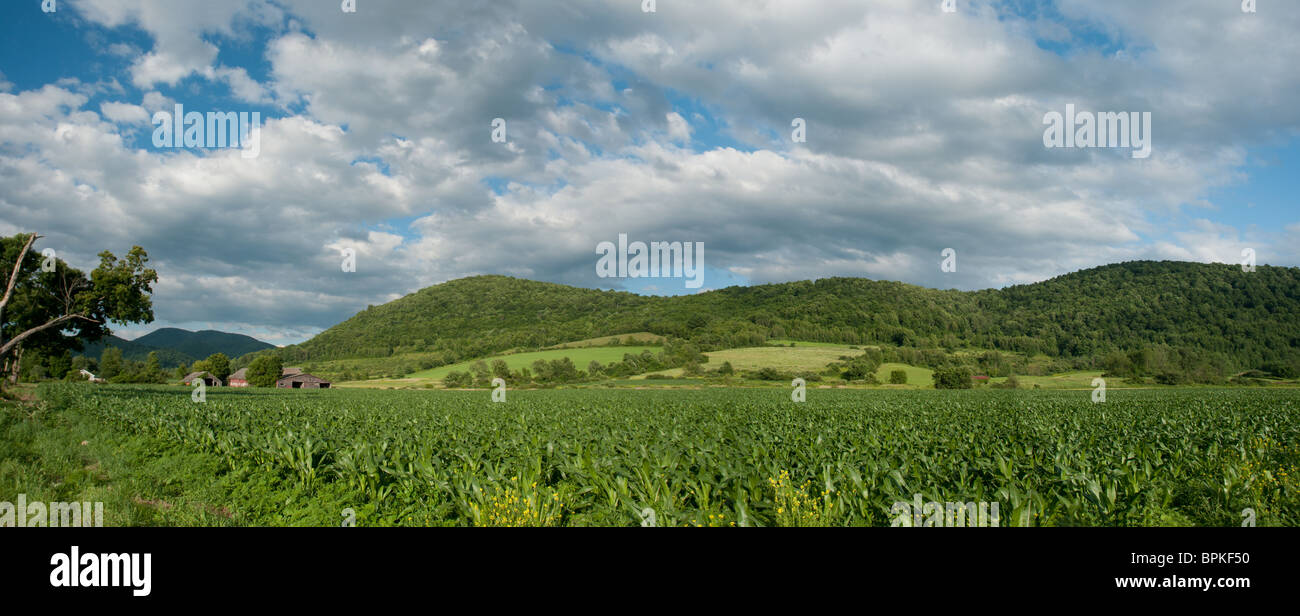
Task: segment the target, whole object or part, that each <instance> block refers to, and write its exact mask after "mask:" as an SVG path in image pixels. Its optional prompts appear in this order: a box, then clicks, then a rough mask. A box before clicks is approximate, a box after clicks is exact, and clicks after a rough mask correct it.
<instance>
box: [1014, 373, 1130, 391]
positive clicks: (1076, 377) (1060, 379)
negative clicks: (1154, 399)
mask: <svg viewBox="0 0 1300 616" xmlns="http://www.w3.org/2000/svg"><path fill="white" fill-rule="evenodd" d="M1099 376H1101V371H1100V370H1086V371H1079V372H1062V373H1061V374H1052V375H1048V376H1020V375H1016V380H1017V381H1020V386H1021V387H1028V388H1031V389H1032V388H1033V387H1034V386H1035V385H1038V386H1039V387H1040V388H1042V389H1092V380H1093V379H1095V378H1097V377H1099ZM994 380H995V381H996V382H1001V381H1005V380H1006V379H994ZM1122 387H1126V385H1125V384H1124V381H1123V379H1106V388H1107V389H1111V388H1122Z"/></svg>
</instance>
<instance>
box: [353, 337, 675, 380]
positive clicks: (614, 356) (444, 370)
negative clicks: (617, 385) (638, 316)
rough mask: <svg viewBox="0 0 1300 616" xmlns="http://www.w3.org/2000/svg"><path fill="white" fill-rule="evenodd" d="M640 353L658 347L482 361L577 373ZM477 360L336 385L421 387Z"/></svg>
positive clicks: (561, 351)
mask: <svg viewBox="0 0 1300 616" xmlns="http://www.w3.org/2000/svg"><path fill="white" fill-rule="evenodd" d="M642 351H650V352H651V353H657V352H659V347H652V346H613V347H581V348H571V349H554V350H550V351H532V352H529V353H515V354H512V355H497V356H494V357H487V358H484V359H483V360H482V361H485V362H487V363H488V365H489V366H490V365H491V364H492V361H493V360H496V359H501V360H505V362H506V365H507V366H510V369H511V370H518V369H520V368H528V367H531V366H532V365H533V362H535V361H537V360H539V359H542V360H547V361H550V360H553V359H562V358H565V357H568V358H569V359H571V360H573V364H574V365H575V366H577V367H578V369H579V370H586V369H587V364H590V363H591V361H592V360H595V361H598V362H600V363H602V364H607V363H609V362H615V361H622V360H623V356H624V355H626V354H628V353H631V354H633V355H638V354H640V353H641V352H642ZM478 361H479V360H477V359H476V360H472V361H463V362H460V363H458V364H452V365H449V366H440V367H438V368H434V369H432V370H422V371H420V372H416V373H413V374H409V375H407V376H406V377H405V378H401V379H374V380H369V381H350V382H345V383H339V384H338V386H339V387H368V388H375V387H381V388H382V387H422V386H424V385H432V384H436V383H439V382H441V381H442V379H443V377H445V376H447V374H448V373H451V372H453V371H458V372H468V371H469V369H470V367H471V366H473V365H474V364H475V363H477V362H478Z"/></svg>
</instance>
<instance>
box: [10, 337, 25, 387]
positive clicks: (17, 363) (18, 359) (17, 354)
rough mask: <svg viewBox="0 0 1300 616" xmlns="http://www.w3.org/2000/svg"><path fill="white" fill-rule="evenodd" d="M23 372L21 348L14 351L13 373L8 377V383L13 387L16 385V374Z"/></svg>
mask: <svg viewBox="0 0 1300 616" xmlns="http://www.w3.org/2000/svg"><path fill="white" fill-rule="evenodd" d="M22 371H23V348H22V347H18V348H17V349H15V351H14V360H13V371H12V372H11V373H10V375H9V383H10V384H11V385H14V386H15V387H16V386H17V385H18V373H20V372H22Z"/></svg>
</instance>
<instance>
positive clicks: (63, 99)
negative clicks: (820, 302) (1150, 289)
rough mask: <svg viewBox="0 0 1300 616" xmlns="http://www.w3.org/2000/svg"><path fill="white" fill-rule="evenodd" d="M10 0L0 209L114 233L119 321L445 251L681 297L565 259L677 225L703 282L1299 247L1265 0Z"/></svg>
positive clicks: (397, 290) (977, 270)
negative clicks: (174, 135) (213, 143)
mask: <svg viewBox="0 0 1300 616" xmlns="http://www.w3.org/2000/svg"><path fill="white" fill-rule="evenodd" d="M14 4H15V6H14V7H11V9H10V11H9V12H8V14H7V15H6V20H5V21H4V23H3V24H0V32H2V33H3V36H0V108H2V109H5V110H6V113H5V114H4V117H3V119H0V233H4V234H6V235H8V234H12V233H17V232H25V231H31V230H37V231H40V232H41V233H42V234H43V235H46V236H47V237H46V239H45V240H43V242H45V243H46V244H47V245H48V246H49V247H53V248H55V249H56V250H58V251H59V254H60V256H61V257H63V258H65V259H67V260H69V261H70V262H72V263H74V264H76V265H80V266H87V265H90V264H91V263H93V260H94V255H95V254H96V253H98V252H99V251H100V250H103V249H110V250H115V251H124V250H125V249H127V248H129V247H130V246H131V245H134V244H139V245H142V246H144V247H145V248H146V249H147V250H149V253H150V255H151V257H152V258H153V261H154V264H155V266H156V267H157V268H158V270H159V272H160V275H161V280H160V283H159V285H158V288H157V289H156V294H155V306H156V315H157V322H156V323H153V324H148V325H141V326H128V327H124V328H119V333H121V334H122V335H125V336H128V337H131V336H135V335H139V334H141V333H144V332H147V331H149V330H151V329H153V328H156V327H160V326H179V327H186V328H189V329H208V328H212V329H223V330H226V331H237V332H241V333H248V334H250V335H255V336H258V337H260V338H263V339H266V340H268V341H270V342H273V343H276V344H288V343H294V342H299V341H301V340H304V339H306V338H309V337H310V336H311V335H313V334H315V333H317V332H319V331H321V330H322V329H324V328H327V327H329V326H330V325H333V324H334V323H337V322H339V321H341V320H343V319H346V318H347V317H348V316H350V315H351V314H353V313H355V312H356V311H357V310H360V309H363V308H365V306H366V305H370V304H377V303H382V302H385V301H390V300H392V299H394V298H397V297H400V296H402V295H405V294H406V293H410V292H412V291H415V290H417V289H419V288H422V287H424V286H427V285H431V284H437V283H439V282H443V281H446V280H450V279H455V278H460V277H464V276H471V275H476V274H505V275H512V276H520V277H525V278H530V279H536V280H546V281H551V282H559V283H565V284H572V285H578V286H587V287H592V288H602V289H620V290H630V291H634V292H640V293H664V294H678V293H688V292H696V290H694V289H688V288H686V286H685V285H684V281H683V280H681V279H621V278H615V279H610V278H600V277H598V276H597V274H596V269H595V265H596V260H597V254H596V251H595V247H596V245H597V244H598V243H599V242H602V241H608V240H612V239H614V238H616V237H617V235H618V234H620V233H626V234H627V235H628V236H629V237H630V238H631V239H633V240H642V241H647V242H648V241H691V242H703V243H704V244H705V246H706V264H707V265H706V270H705V290H707V289H715V288H722V287H725V286H730V285H735V284H741V285H743V284H754V283H767V282H775V281H786V280H801V279H809V278H818V277H824V276H864V277H869V278H875V279H890V280H902V281H904V282H909V283H913V284H920V285H925V286H931V287H938V288H960V289H979V288H987V287H999V286H1005V285H1008V284H1017V283H1025V282H1033V281H1036V280H1043V279H1045V278H1049V277H1052V276H1055V275H1059V274H1061V273H1065V272H1068V271H1074V270H1077V269H1082V268H1086V267H1092V266H1095V265H1099V264H1103V263H1113V262H1119V261H1125V260H1133V259H1175V260H1191V261H1203V262H1210V261H1219V262H1229V263H1231V262H1236V261H1237V260H1238V259H1239V255H1240V253H1241V250H1242V249H1244V248H1251V249H1254V250H1255V251H1256V252H1257V254H1258V259H1259V260H1260V261H1261V262H1262V263H1269V264H1276V265H1284V266H1296V265H1297V264H1300V253H1298V251H1297V249H1296V246H1297V245H1298V244H1297V242H1296V240H1297V239H1300V213H1298V212H1300V210H1297V208H1296V207H1295V205H1294V197H1293V195H1294V194H1295V193H1296V190H1295V189H1296V187H1297V186H1296V184H1297V183H1296V180H1295V179H1294V178H1296V177H1300V141H1297V139H1296V136H1297V129H1298V128H1300V110H1298V109H1297V108H1296V107H1295V106H1294V105H1293V104H1292V103H1291V101H1294V100H1295V95H1297V94H1300V77H1298V76H1297V73H1296V71H1295V70H1294V66H1295V65H1296V63H1297V60H1300V51H1297V43H1296V42H1294V39H1295V37H1294V36H1293V32H1295V31H1296V29H1297V27H1300V5H1298V6H1292V5H1291V4H1288V3H1268V4H1265V5H1264V6H1261V7H1259V9H1258V10H1259V11H1260V12H1259V13H1256V14H1246V13H1242V12H1241V11H1240V10H1238V9H1237V7H1236V6H1235V4H1234V3H1232V2H1227V3H1224V2H1215V1H1213V0H1196V1H1189V2H1150V3H1131V2H1122V1H1120V0H1098V1H1091V2H1085V1H1083V0H1059V1H1055V2H1033V1H1029V0H997V1H995V0H989V1H976V0H971V1H966V0H959V1H958V3H957V7H958V10H957V11H956V12H955V13H944V12H943V11H941V10H940V3H939V2H938V1H937V0H935V1H933V2H931V1H919V0H918V1H911V0H894V1H891V2H879V3H862V2H847V1H846V2H838V1H830V0H828V1H826V2H819V3H802V2H795V1H774V2H770V3H766V4H761V5H760V4H757V3H750V2H743V1H741V0H724V1H720V2H717V3H708V4H707V5H697V4H698V3H680V2H673V1H661V2H659V3H658V10H657V11H656V12H655V13H644V12H642V11H641V10H640V8H639V4H640V3H629V2H617V1H608V2H603V1H597V0H575V1H573V2H566V3H549V2H523V1H520V2H501V3H492V4H484V5H477V4H466V3H458V2H431V3H403V2H399V1H389V0H367V1H364V2H360V3H358V4H359V7H358V11H357V13H355V14H344V13H342V12H341V11H339V10H338V6H337V3H330V2H309V1H307V0H276V1H269V0H241V1H239V2H229V3H203V2H195V1H190V0H184V1H177V2H152V1H147V0H139V1H132V0H63V1H60V2H59V3H58V10H57V12H55V13H53V14H47V13H43V12H41V11H40V8H39V5H40V3H39V2H38V1H35V0H32V1H24V2H22V3H14ZM19 5H22V6H19ZM1225 7H1226V8H1225ZM177 103H179V104H182V105H184V107H185V109H186V110H187V111H200V112H209V111H221V112H225V111H235V112H252V111H257V112H260V114H261V117H262V118H263V126H262V132H261V152H260V153H259V155H258V156H257V157H256V158H253V159H244V158H241V157H240V155H239V152H236V151H233V150H228V151H218V150H213V151H207V150H201V149H190V150H185V149H181V150H172V149H158V148H155V147H154V146H153V144H152V139H151V136H152V132H153V128H154V126H153V124H152V123H151V122H150V119H151V118H152V117H153V114H154V113H155V112H158V111H168V112H170V111H171V110H172V109H173V106H174V105H175V104H177ZM1067 103H1068V104H1074V105H1075V106H1076V107H1077V108H1079V109H1081V110H1092V111H1121V110H1122V111H1137V112H1143V111H1148V112H1151V114H1152V117H1153V142H1154V143H1153V153H1152V156H1151V157H1150V158H1149V159H1144V160H1134V159H1132V158H1131V157H1129V156H1128V155H1127V152H1121V151H1115V150H1106V149H1093V150H1078V149H1076V150H1062V149H1049V148H1044V147H1043V145H1042V139H1041V138H1042V133H1043V124H1042V122H1041V120H1042V118H1043V117H1044V114H1046V113H1048V112H1051V111H1058V112H1059V111H1063V109H1064V105H1066V104H1067ZM496 118H502V119H504V120H505V121H506V123H507V124H506V125H507V135H508V139H507V140H506V142H504V143H498V142H494V141H493V140H492V139H491V138H490V135H491V130H492V125H491V123H492V121H493V120H494V119H496ZM794 118H802V119H804V120H805V122H806V124H807V127H808V129H807V140H806V141H803V142H796V141H794V140H793V139H792V135H791V121H792V120H793V119H794ZM944 248H954V249H955V250H956V251H957V252H958V254H959V263H960V266H959V268H958V271H957V272H955V273H946V272H942V271H940V269H939V268H938V263H939V261H940V260H941V258H940V256H939V254H940V252H941V251H942V250H943V249H944ZM345 250H350V251H352V252H353V253H355V254H356V255H357V263H358V267H357V271H356V272H344V271H341V269H340V267H339V261H340V259H341V256H340V255H341V254H342V253H343V252H344V251H345Z"/></svg>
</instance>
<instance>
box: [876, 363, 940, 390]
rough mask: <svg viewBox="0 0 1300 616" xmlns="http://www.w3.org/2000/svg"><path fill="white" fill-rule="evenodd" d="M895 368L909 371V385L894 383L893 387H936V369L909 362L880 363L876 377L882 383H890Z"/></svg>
mask: <svg viewBox="0 0 1300 616" xmlns="http://www.w3.org/2000/svg"><path fill="white" fill-rule="evenodd" d="M895 370H902V371H903V372H906V373H907V385H892V386H891V387H907V388H920V389H927V388H931V387H934V378H933V376H934V371H933V370H931V369H929V368H919V367H917V366H909V365H907V364H880V368H879V369H878V370H876V379H877V380H879V381H880V382H881V383H886V384H888V383H889V373H890V372H893V371H895Z"/></svg>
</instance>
